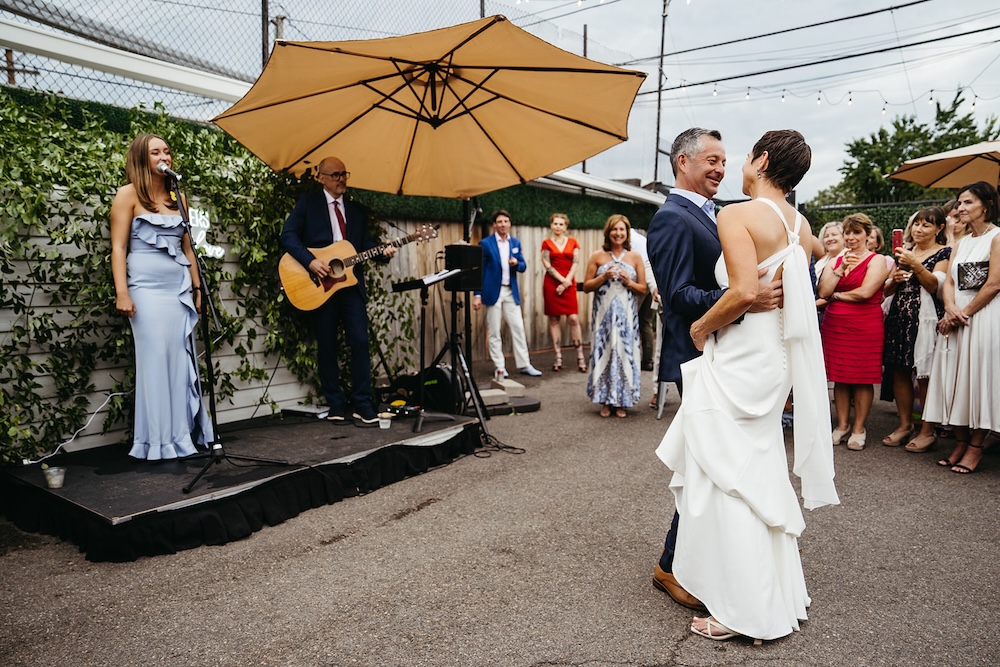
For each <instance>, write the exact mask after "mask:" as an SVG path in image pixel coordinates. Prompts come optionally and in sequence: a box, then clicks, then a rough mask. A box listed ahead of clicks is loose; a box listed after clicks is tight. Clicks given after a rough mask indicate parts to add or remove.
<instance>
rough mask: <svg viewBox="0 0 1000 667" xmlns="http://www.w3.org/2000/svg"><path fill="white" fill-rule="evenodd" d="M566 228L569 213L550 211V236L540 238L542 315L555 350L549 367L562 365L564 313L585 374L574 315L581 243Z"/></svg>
mask: <svg viewBox="0 0 1000 667" xmlns="http://www.w3.org/2000/svg"><path fill="white" fill-rule="evenodd" d="M568 227H569V216H568V215H566V214H565V213H553V214H552V215H550V216H549V229H550V230H551V231H552V236H551V237H549V238H547V239H545V240H544V241H542V264H543V265H544V266H545V279H544V281H543V282H542V296H543V297H544V301H545V314H546V315H547V316H548V318H549V333H550V334H551V336H552V347H553V348H555V351H556V360H555V363H553V364H552V370H554V371H558V370H559V369H561V368H562V350H561V349H560V348H559V343H560V342H561V340H562V329H561V327H560V324H559V323H560V319H561V318H562V317H563V316H564V315H565V316H566V317H567V318H568V319H569V332H570V335H571V336H572V337H573V345H574V346H575V347H576V364H577V368H579V369H580V372H581V373H586V372H587V361H586V359H585V358H584V356H583V334H582V333H581V331H580V319H579V318H578V317H577V311H578V310H579V306H578V304H577V299H576V269H577V266H578V265H579V263H580V244H579V243H577V241H576V239H575V238H573V237H572V236H568V235H567V234H566V229H567V228H568Z"/></svg>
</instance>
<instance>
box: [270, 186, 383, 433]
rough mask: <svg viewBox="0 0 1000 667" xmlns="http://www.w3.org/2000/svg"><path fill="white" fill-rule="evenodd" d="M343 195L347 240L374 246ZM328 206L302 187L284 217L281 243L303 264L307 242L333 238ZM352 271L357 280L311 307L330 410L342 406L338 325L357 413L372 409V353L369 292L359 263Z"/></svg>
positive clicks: (316, 244)
mask: <svg viewBox="0 0 1000 667" xmlns="http://www.w3.org/2000/svg"><path fill="white" fill-rule="evenodd" d="M342 201H343V204H344V213H345V217H346V219H347V238H346V240H347V241H350V243H351V245H353V246H354V249H355V250H356V251H357V252H362V251H365V250H368V249H370V248H374V247H375V246H377V245H378V243H376V242H375V240H374V239H373V238H372V236H371V234H370V233H369V232H368V225H367V216H366V215H365V212H364V209H362V208H361V206H359V205H358V204H355V203H354V202H351V201H347V198H346V197H344V198H343V199H342ZM330 208H331V207H330V205H329V204H328V203H327V196H326V193H325V191H324V190H321V191H319V192H306V193H304V194H302V195H301V196H300V197H299V199H298V201H297V202H296V204H295V208H294V209H293V210H292V212H291V214H290V215H289V216H288V220H286V221H285V226H284V228H283V229H282V230H281V247H282V248H284V249H285V251H287V252H288V254H290V255H291V256H292V257H294V258H295V259H296V260H297V261H298V262H299V263H300V264H302V266H305V267H308V266H309V263H310V262H311V261H313V260H314V259H315V256H314V255H313V254H312V253H311V252H309V248H323V247H326V246H328V245H330V244H331V243H333V239H334V236H333V225H334V224H337V223H336V222H331V215H332V213H331V211H330ZM384 261H388V260H387V259H386V260H384ZM354 275H355V277H357V279H358V284H357V285H354V286H352V287H346V288H344V289H341V290H340V291H338V292H337V293H336V294H334V295H332V296H331V297H330V298H329V300H327V302H326V303H324V304H323V305H322V306H320V307H319V308H317V309H316V310H314V311H312V313H313V318H314V319H313V323H314V326H315V329H316V347H317V351H318V355H317V363H318V367H319V378H320V384H321V389H322V391H323V396H324V398H325V399H326V402H327V405H329V406H330V414H331V415H334V414H339V415H342V414H344V413H345V409H346V408H347V406H346V405H345V402H344V390H343V388H342V387H341V386H340V367H339V365H338V363H337V350H338V349H339V346H340V341H339V338H340V326H341V325H342V326H343V327H344V338H345V339H346V341H347V347H348V348H349V349H350V352H351V403H352V405H353V408H354V410H355V411H357V412H359V413H360V414H362V415H365V414H366V413H369V412H374V405H373V404H372V389H371V385H372V379H371V356H370V354H369V351H368V312H367V302H368V298H367V295H366V293H365V274H364V264H363V263H362V264H358V265H356V266H355V267H354Z"/></svg>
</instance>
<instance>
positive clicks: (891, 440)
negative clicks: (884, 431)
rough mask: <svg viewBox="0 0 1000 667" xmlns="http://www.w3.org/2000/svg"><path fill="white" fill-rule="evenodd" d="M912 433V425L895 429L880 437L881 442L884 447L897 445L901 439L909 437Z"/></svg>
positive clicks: (901, 441)
mask: <svg viewBox="0 0 1000 667" xmlns="http://www.w3.org/2000/svg"><path fill="white" fill-rule="evenodd" d="M912 434H913V427H912V426H910V427H909V428H907V429H903V430H900V429H896V430H895V431H893V432H892V433H890V434H889V435H887V436H885V437H884V438H882V444H883V445H885V446H886V447H899V446H900V445H901V444H903V441H904V440H906V439H907V438H909V437H910V436H911V435H912Z"/></svg>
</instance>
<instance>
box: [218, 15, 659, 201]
mask: <svg viewBox="0 0 1000 667" xmlns="http://www.w3.org/2000/svg"><path fill="white" fill-rule="evenodd" d="M644 77H645V74H643V73H642V72H636V71H631V70H625V69H620V68H618V67H612V66H610V65H604V64H601V63H598V62H594V61H592V60H588V59H586V58H581V57H580V56H576V55H573V54H571V53H568V52H566V51H563V50H561V49H558V48H556V47H554V46H552V45H551V44H548V43H547V42H545V41H543V40H541V39H538V38H537V37H534V36H533V35H531V34H529V33H527V32H525V31H523V30H521V29H520V28H518V27H517V26H514V25H512V24H511V23H510V22H509V21H508V20H507V19H506V18H504V17H503V16H493V17H490V18H485V19H481V20H479V21H473V22H471V23H464V24H462V25H457V26H453V27H450V28H442V29H440V30H432V31H430V32H424V33H417V34H413V35H406V36H403V37H389V38H385V39H372V40H361V41H347V42H284V41H282V42H278V43H277V44H276V45H275V47H274V51H273V52H272V53H271V57H270V59H269V60H268V62H267V66H266V67H265V68H264V71H263V72H262V73H261V75H260V78H258V79H257V82H256V83H255V84H254V85H253V88H251V89H250V91H249V92H248V93H247V94H246V95H245V96H244V97H243V99H241V100H240V101H239V102H237V103H236V104H235V105H233V107H232V108H230V109H229V110H228V111H226V112H224V113H222V114H221V115H219V116H218V117H216V118H214V119H213V120H214V122H215V123H216V124H217V125H218V126H219V127H221V128H222V129H223V130H225V131H226V132H227V133H228V134H230V135H231V136H233V137H234V138H235V139H236V140H238V141H239V142H240V143H241V144H243V145H244V146H246V147H247V148H248V149H249V150H250V151H252V152H253V153H254V155H256V156H257V157H259V158H260V159H261V160H263V161H264V162H266V163H267V164H268V165H269V166H270V167H271V168H272V169H274V170H275V171H282V170H286V169H287V170H289V171H291V172H293V173H295V174H301V173H303V172H304V171H306V170H307V169H310V168H312V167H315V166H316V165H317V164H318V163H319V161H320V160H322V159H323V158H324V157H327V156H336V157H339V158H340V159H341V160H343V161H344V163H345V164H346V165H347V168H348V170H350V172H351V185H352V186H353V187H357V188H362V189H366V190H378V191H381V192H391V193H399V194H407V195H427V196H436V197H458V198H466V197H472V196H475V195H478V194H482V193H484V192H490V191H493V190H497V189H499V188H503V187H507V186H510V185H514V184H517V183H522V182H525V181H529V180H532V179H535V178H539V177H542V176H547V175H549V174H551V173H553V172H555V171H558V170H560V169H563V168H565V167H568V166H570V165H572V164H575V163H577V162H580V161H581V160H585V159H587V158H588V157H591V156H593V155H595V154H597V153H600V152H601V151H603V150H605V149H607V148H609V147H611V146H613V145H615V144H617V143H619V142H622V141H625V140H627V139H628V133H627V128H628V115H629V111H630V110H631V108H632V102H633V101H634V100H635V95H636V93H637V92H638V90H639V86H640V85H641V84H642V81H643V79H644Z"/></svg>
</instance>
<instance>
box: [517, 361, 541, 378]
mask: <svg viewBox="0 0 1000 667" xmlns="http://www.w3.org/2000/svg"><path fill="white" fill-rule="evenodd" d="M517 370H519V371H521V375H530V376H531V377H539V376H540V375H541V374H542V372H541V371H540V370H538V369H537V368H535V367H534V366H532V365H530V364H529V365H527V366H525V367H524V368H518V369H517Z"/></svg>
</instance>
